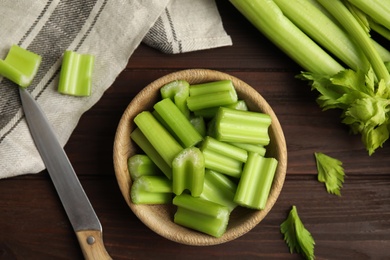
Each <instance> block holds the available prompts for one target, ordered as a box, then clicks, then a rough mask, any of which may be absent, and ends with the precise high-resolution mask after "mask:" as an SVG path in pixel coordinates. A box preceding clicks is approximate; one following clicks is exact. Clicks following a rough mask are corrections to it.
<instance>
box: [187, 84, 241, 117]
mask: <svg viewBox="0 0 390 260" xmlns="http://www.w3.org/2000/svg"><path fill="white" fill-rule="evenodd" d="M237 101H238V97H237V92H236V89H235V88H234V86H233V83H232V82H231V81H230V80H220V81H213V82H207V83H202V84H197V85H190V96H189V97H188V98H187V106H188V108H189V110H190V111H196V110H200V109H206V108H212V107H219V106H225V105H231V104H234V103H235V102H237Z"/></svg>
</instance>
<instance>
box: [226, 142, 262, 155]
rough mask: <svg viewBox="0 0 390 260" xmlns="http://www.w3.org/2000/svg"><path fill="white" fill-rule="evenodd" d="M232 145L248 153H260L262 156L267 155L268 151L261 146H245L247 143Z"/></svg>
mask: <svg viewBox="0 0 390 260" xmlns="http://www.w3.org/2000/svg"><path fill="white" fill-rule="evenodd" d="M230 144H231V145H234V146H237V147H239V148H241V149H244V150H245V151H247V152H254V153H258V154H260V155H261V156H264V155H265V152H266V149H265V147H264V146H263V145H259V144H245V143H230Z"/></svg>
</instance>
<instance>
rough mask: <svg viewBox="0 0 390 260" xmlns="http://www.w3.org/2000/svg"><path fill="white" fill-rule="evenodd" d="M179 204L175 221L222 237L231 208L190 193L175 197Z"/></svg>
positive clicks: (174, 201)
mask: <svg viewBox="0 0 390 260" xmlns="http://www.w3.org/2000/svg"><path fill="white" fill-rule="evenodd" d="M173 204H174V205H176V206H177V211H176V213H175V216H174V222H175V223H176V224H179V225H182V226H184V227H187V228H191V229H194V230H197V231H199V232H203V233H205V234H208V235H211V236H214V237H221V236H222V235H223V234H224V233H225V231H226V228H227V224H228V221H229V215H230V212H229V209H228V208H227V207H225V206H222V205H220V204H217V203H214V202H211V201H208V200H205V199H202V198H195V197H192V196H191V195H188V194H182V195H178V196H176V197H175V198H174V199H173Z"/></svg>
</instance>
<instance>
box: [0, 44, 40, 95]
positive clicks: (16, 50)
mask: <svg viewBox="0 0 390 260" xmlns="http://www.w3.org/2000/svg"><path fill="white" fill-rule="evenodd" d="M41 61H42V57H41V56H39V55H38V54H35V53H33V52H31V51H28V50H26V49H23V48H21V47H19V46H18V45H12V46H11V48H10V50H9V52H8V54H7V57H6V58H5V59H4V60H0V75H2V76H3V77H5V78H7V79H9V80H11V81H12V82H14V83H16V84H17V85H19V86H20V87H22V88H27V87H28V86H29V85H30V84H31V82H32V80H33V79H34V77H35V75H36V74H37V72H38V69H39V66H40V64H41Z"/></svg>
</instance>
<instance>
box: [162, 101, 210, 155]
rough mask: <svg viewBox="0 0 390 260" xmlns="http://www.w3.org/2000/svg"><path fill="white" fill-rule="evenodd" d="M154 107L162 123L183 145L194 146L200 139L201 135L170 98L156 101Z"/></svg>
mask: <svg viewBox="0 0 390 260" xmlns="http://www.w3.org/2000/svg"><path fill="white" fill-rule="evenodd" d="M154 109H155V111H156V112H157V113H158V114H159V116H160V118H161V119H162V120H163V121H164V123H163V125H164V126H166V127H167V129H168V131H169V132H170V133H172V134H173V136H175V137H176V140H177V141H179V143H180V144H181V145H182V146H183V147H191V146H195V145H196V144H198V143H199V142H200V141H202V139H203V137H202V136H201V135H200V134H199V133H198V131H196V129H195V127H194V126H193V125H192V124H191V122H190V121H189V119H188V118H187V117H185V115H184V114H183V113H182V112H181V111H180V109H179V108H178V107H177V106H176V105H175V104H174V103H173V101H172V100H171V99H169V98H165V99H163V100H161V101H159V102H157V103H156V104H155V105H154ZM157 135H158V133H157Z"/></svg>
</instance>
